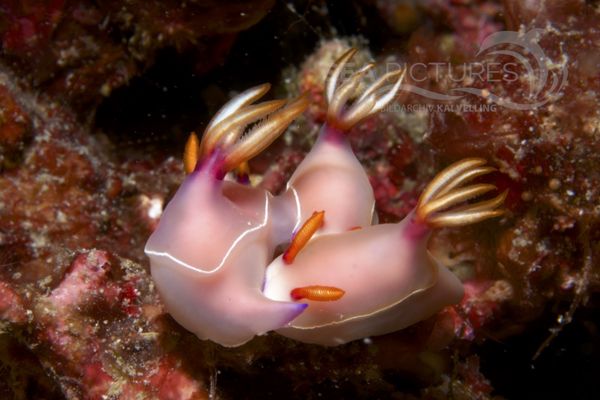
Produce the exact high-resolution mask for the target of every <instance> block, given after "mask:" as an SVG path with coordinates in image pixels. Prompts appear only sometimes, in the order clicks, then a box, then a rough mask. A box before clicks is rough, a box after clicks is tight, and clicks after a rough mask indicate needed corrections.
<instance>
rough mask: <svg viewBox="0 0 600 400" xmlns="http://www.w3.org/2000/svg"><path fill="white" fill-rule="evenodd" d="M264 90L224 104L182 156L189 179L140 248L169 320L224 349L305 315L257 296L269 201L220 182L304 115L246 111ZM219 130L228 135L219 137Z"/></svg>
mask: <svg viewBox="0 0 600 400" xmlns="http://www.w3.org/2000/svg"><path fill="white" fill-rule="evenodd" d="M266 90H268V86H266V85H263V86H258V87H256V88H253V89H250V90H248V91H246V92H244V93H242V94H240V95H238V96H237V97H235V98H234V99H232V100H231V101H230V102H229V103H227V104H226V105H225V106H224V107H223V108H222V110H221V112H220V113H219V114H218V115H217V117H220V118H221V119H219V120H218V121H216V122H214V121H215V120H213V123H211V125H209V128H208V129H207V130H206V132H205V134H204V137H203V140H202V142H201V143H200V145H199V149H197V151H196V150H194V151H186V153H189V154H193V153H196V154H200V158H199V159H198V160H197V162H193V163H191V164H195V169H194V171H193V172H192V173H190V174H189V175H188V176H187V177H186V179H185V181H184V182H183V184H182V185H181V187H180V188H179V190H178V191H177V193H176V194H175V196H174V197H173V199H172V200H171V201H170V202H169V204H168V206H167V208H166V209H165V211H164V213H163V215H162V217H161V220H160V222H159V225H158V227H157V229H156V230H155V231H154V233H153V234H152V236H150V239H148V242H147V244H146V248H145V252H146V254H147V255H148V257H149V258H150V266H151V272H152V277H153V278H154V281H155V283H156V285H157V288H158V290H159V293H160V295H161V298H162V300H163V302H164V303H165V306H166V308H167V310H168V311H169V313H170V314H171V315H172V316H173V318H175V320H177V322H179V323H180V324H181V325H183V326H184V327H185V328H186V329H188V330H190V331H192V332H194V333H195V334H196V335H197V336H198V337H199V338H202V339H210V340H213V341H215V342H218V343H220V344H222V345H224V346H238V345H241V344H243V343H245V342H247V341H248V340H250V339H252V338H253V337H254V336H255V335H257V334H263V333H265V332H268V331H270V330H273V329H277V328H280V327H282V326H285V325H286V324H287V323H288V322H290V321H291V320H292V319H294V318H295V317H296V316H297V315H298V314H300V313H301V312H302V311H303V310H304V308H306V305H305V304H298V303H294V302H291V301H288V302H279V301H272V300H270V299H268V298H266V297H265V296H264V295H263V294H262V292H261V286H262V284H263V280H264V269H265V266H266V265H267V264H268V262H269V261H270V259H271V258H272V256H271V254H272V252H273V249H272V248H271V246H269V241H270V240H269V235H270V231H271V221H272V220H273V218H272V217H271V216H270V212H271V207H270V202H271V198H272V196H271V195H270V193H268V192H266V191H264V190H260V189H258V188H250V187H246V186H243V185H240V184H237V183H234V182H229V181H224V180H223V176H224V175H225V173H226V172H227V171H229V170H230V169H232V168H233V167H234V166H235V165H238V164H239V163H241V162H244V161H245V160H247V159H249V158H251V157H253V156H254V155H256V154H257V153H258V152H260V151H261V150H262V149H263V148H264V147H266V146H265V142H267V143H266V145H268V144H269V143H270V142H271V141H273V140H274V139H275V138H276V137H277V136H278V135H279V134H280V133H281V132H283V131H284V130H285V128H286V127H287V125H288V124H289V123H290V122H291V121H292V120H293V119H294V118H295V117H296V116H297V115H298V114H300V113H301V112H302V111H304V109H305V108H306V100H305V99H303V98H301V99H299V100H296V101H295V102H292V103H290V104H289V105H288V106H287V107H285V108H283V109H281V110H279V111H276V112H274V111H275V110H276V109H279V108H281V106H282V104H281V103H275V102H264V103H261V104H258V105H255V106H253V105H248V104H249V103H251V102H252V101H254V100H256V99H257V98H259V97H261V96H262V95H263V94H264V93H265V92H266ZM241 100H243V101H241ZM273 105H276V107H274V106H273ZM257 111H258V112H257ZM267 114H270V115H269V120H268V121H267V122H264V123H262V124H257V125H256V126H255V128H254V129H253V130H252V131H250V132H248V133H246V135H245V137H244V139H242V140H239V141H238V140H237V139H238V138H237V137H236V138H228V137H227V136H225V135H227V134H228V133H230V132H235V133H236V135H241V132H242V131H243V126H240V124H242V125H247V124H249V123H251V122H253V121H255V120H257V119H260V118H262V117H265V116H266V115H267ZM217 117H215V119H216V118H217ZM231 118H235V119H236V123H235V124H233V123H231ZM222 125H225V126H226V128H227V129H228V130H225V129H220V128H222ZM265 127H266V128H267V129H265ZM217 135H220V137H215V136H217ZM257 137H258V138H257ZM257 139H258V140H257ZM190 142H191V143H192V144H195V141H194V140H190ZM188 150H190V149H188ZM187 161H188V164H190V161H189V160H187Z"/></svg>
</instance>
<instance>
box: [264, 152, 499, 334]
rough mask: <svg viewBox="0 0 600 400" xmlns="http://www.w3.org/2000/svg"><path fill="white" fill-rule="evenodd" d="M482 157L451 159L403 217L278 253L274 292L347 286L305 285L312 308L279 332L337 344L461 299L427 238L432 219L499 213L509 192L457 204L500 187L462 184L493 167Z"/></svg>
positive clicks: (452, 221) (441, 222) (281, 295)
mask: <svg viewBox="0 0 600 400" xmlns="http://www.w3.org/2000/svg"><path fill="white" fill-rule="evenodd" d="M484 163H485V161H484V160H481V159H466V160H463V161H461V162H458V163H456V164H454V165H451V166H450V167H449V168H448V169H447V170H445V171H443V172H442V173H440V174H439V175H438V176H437V178H436V179H434V181H432V183H431V184H430V185H429V186H428V187H427V188H426V189H425V191H424V192H423V195H422V197H421V201H420V203H419V206H418V207H417V209H416V210H415V212H413V213H411V214H410V215H409V216H407V217H406V218H405V219H404V220H403V221H402V222H400V223H398V224H382V225H375V226H370V227H366V228H364V229H360V230H355V231H350V232H344V233H339V234H325V235H321V236H318V237H314V238H313V239H312V240H310V241H309V242H308V244H307V245H306V247H305V248H304V249H302V250H301V251H299V253H298V254H297V255H296V257H295V258H294V261H293V263H287V262H284V260H283V258H282V257H278V258H277V259H275V260H274V261H273V262H272V263H271V265H270V266H269V268H268V269H267V279H266V281H265V288H264V293H265V295H266V296H267V297H269V298H271V299H273V300H278V301H293V300H296V299H297V298H298V297H297V295H295V294H294V293H296V292H297V290H298V288H313V290H314V288H319V287H326V288H336V289H338V290H341V291H342V292H343V293H344V294H343V296H341V297H339V298H337V299H323V298H322V297H323V296H321V298H317V299H312V298H311V296H310V291H308V290H307V292H308V294H307V295H306V296H305V297H304V298H303V299H301V301H303V302H308V304H309V306H308V308H307V309H306V311H304V312H303V313H302V314H301V315H300V316H298V317H297V318H296V319H294V320H293V321H292V322H291V324H290V326H289V327H285V328H283V329H280V330H278V333H280V334H282V335H284V336H288V337H291V338H293V339H296V340H300V341H303V342H309V343H317V344H322V345H338V344H342V343H346V342H349V341H351V340H355V339H359V338H364V337H367V336H373V335H382V334H385V333H389V332H393V331H396V330H399V329H402V328H405V327H407V326H409V325H412V324H414V323H416V322H418V321H421V320H423V319H425V318H428V317H430V316H431V315H433V314H435V313H436V312H438V311H439V310H441V309H442V308H443V307H445V306H447V305H451V304H456V303H458V302H459V301H460V299H461V298H462V295H463V288H462V284H461V282H460V281H459V280H458V278H457V277H456V276H454V274H452V273H451V272H450V271H449V270H448V269H446V268H445V267H444V266H442V265H440V264H439V263H438V262H437V261H436V260H435V259H434V258H432V257H431V255H430V254H429V252H428V251H427V249H426V243H427V238H428V236H429V231H430V229H431V228H432V227H441V226H456V225H464V224H470V223H474V222H477V221H481V220H483V219H487V218H492V217H495V216H498V215H500V214H501V211H500V210H498V207H499V206H500V205H501V204H502V203H503V201H504V197H505V194H501V195H499V196H497V197H496V198H494V199H492V200H488V201H483V202H479V203H475V204H472V205H467V206H464V207H455V208H451V207H454V206H455V205H456V204H458V203H459V202H463V201H465V200H469V199H472V198H474V197H477V196H479V195H481V194H483V193H485V192H487V191H489V190H492V189H494V187H493V186H492V185H485V184H476V185H470V186H467V187H461V185H462V184H463V183H465V182H467V181H469V180H471V179H473V178H475V177H476V176H478V175H481V174H483V173H487V172H490V171H491V170H492V169H491V168H489V167H483V164H484ZM448 208H451V209H450V210H448ZM326 218H327V215H326V214H325V219H326ZM329 290H331V289H329ZM323 300H331V301H323Z"/></svg>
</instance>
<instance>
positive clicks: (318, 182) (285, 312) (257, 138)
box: [145, 50, 506, 346]
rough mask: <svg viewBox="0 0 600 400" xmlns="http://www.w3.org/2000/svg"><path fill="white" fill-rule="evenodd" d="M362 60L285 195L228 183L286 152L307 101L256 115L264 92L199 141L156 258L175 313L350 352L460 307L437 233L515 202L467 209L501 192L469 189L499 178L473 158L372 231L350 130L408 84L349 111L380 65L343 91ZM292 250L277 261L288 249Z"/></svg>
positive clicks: (191, 320)
mask: <svg viewBox="0 0 600 400" xmlns="http://www.w3.org/2000/svg"><path fill="white" fill-rule="evenodd" d="M353 54H354V51H353V50H351V51H349V52H347V53H345V54H344V55H343V56H342V57H341V58H340V60H339V61H338V62H337V63H336V64H335V65H334V66H333V67H332V69H331V72H330V78H329V80H328V83H327V85H326V86H327V87H326V93H327V98H328V101H329V110H328V120H327V123H326V124H325V126H324V127H323V129H322V131H321V134H320V136H319V139H318V141H317V143H316V144H315V146H314V147H313V149H312V151H311V152H310V153H309V154H308V155H307V157H306V158H305V160H304V161H303V162H302V163H301V164H300V166H299V167H298V169H297V170H296V172H295V173H294V174H293V175H292V178H291V179H290V181H289V183H288V186H287V190H286V191H285V192H284V193H283V194H281V195H279V196H273V195H271V194H270V193H268V192H267V191H265V190H262V189H259V188H255V187H250V186H244V185H240V184H238V183H235V182H230V181H226V180H223V177H224V176H225V174H226V173H227V172H228V171H230V170H232V169H233V168H235V167H236V166H238V165H240V164H241V163H244V162H246V161H247V160H248V159H250V158H252V157H254V156H255V155H256V154H258V153H259V152H260V151H262V150H263V149H264V148H265V147H267V146H268V145H269V144H270V143H271V142H272V141H273V140H275V138H277V136H279V135H280V134H281V133H282V132H283V131H284V130H285V128H286V127H287V126H288V125H289V124H290V123H291V121H292V120H293V119H294V118H295V117H297V116H298V115H299V114H300V113H301V112H303V110H304V109H305V108H306V105H307V104H306V99H305V98H303V97H301V98H299V99H298V100H296V101H293V102H291V103H290V104H288V105H287V106H285V107H284V103H285V102H284V101H281V100H274V101H267V102H263V103H260V104H256V105H253V104H252V103H253V102H254V101H255V100H257V99H258V98H260V97H261V96H262V95H264V93H265V92H266V91H267V90H268V85H261V86H257V87H255V88H252V89H249V90H247V91H245V92H243V93H241V94H240V95H238V96H236V97H234V98H233V99H232V100H231V101H230V102H228V103H227V104H226V105H225V106H224V107H223V108H222V109H221V110H220V111H219V112H218V113H217V114H216V115H215V117H214V118H213V120H212V121H211V122H210V123H209V125H208V127H207V129H206V131H205V133H204V135H203V138H202V141H201V143H198V142H197V138H196V137H195V135H192V136H191V137H190V140H189V141H188V145H186V151H185V165H186V170H187V171H188V172H190V173H189V175H188V176H187V178H186V179H185V181H184V182H183V184H182V186H181V187H180V188H179V190H178V191H177V193H176V194H175V196H174V198H173V199H172V200H171V201H170V202H169V204H168V206H167V208H166V209H165V211H164V213H163V216H162V218H161V221H160V223H159V225H158V228H157V229H156V231H155V232H154V233H153V234H152V236H151V237H150V239H149V240H148V243H147V245H146V248H145V251H146V254H147V255H148V257H149V258H150V265H151V272H152V276H153V278H154V280H155V282H156V285H157V288H158V290H159V292H160V295H161V298H162V299H163V302H164V304H165V307H166V309H167V311H168V312H169V313H170V314H171V315H172V316H173V317H174V318H175V320H176V321H177V322H179V323H180V324H181V325H183V326H184V327H185V328H186V329H188V330H190V331H192V332H194V333H195V334H196V335H197V336H198V337H199V338H201V339H210V340H212V341H214V342H217V343H220V344H221V345H224V346H237V345H241V344H243V343H245V342H247V341H248V340H250V339H251V338H252V337H253V336H254V335H260V334H263V333H265V332H268V331H270V330H275V331H277V332H279V333H280V334H282V335H285V336H288V337H291V338H294V339H297V340H300V341H304V342H308V343H317V344H322V345H338V344H341V343H346V342H348V341H351V340H355V339H358V338H363V337H366V336H371V335H381V334H384V333H388V332H392V331H395V330H398V329H402V328H404V327H406V326H408V325H411V324H413V323H415V322H418V321H420V320H423V319H425V318H428V317H429V316H431V315H433V314H435V313H436V312H438V311H439V310H440V309H442V308H443V307H445V306H447V305H451V304H455V303H457V302H458V301H459V300H460V298H461V296H462V285H461V283H460V281H459V280H458V278H456V277H455V276H454V275H453V274H452V273H451V272H450V271H448V270H447V269H446V268H445V267H443V266H442V265H440V263H439V262H437V261H436V260H435V259H433V258H432V257H431V255H430V254H429V252H428V251H427V238H428V236H429V232H430V230H431V229H433V228H437V227H443V226H458V225H465V224H471V223H475V222H478V221H481V220H484V219H487V218H492V217H496V216H499V215H501V213H502V211H501V210H500V207H501V206H502V204H503V201H504V198H505V195H506V193H503V194H501V195H499V196H497V197H495V198H493V199H491V200H486V201H480V202H476V203H473V204H469V205H463V206H460V205H459V204H460V203H464V202H465V201H468V200H472V199H474V198H475V197H477V196H480V195H482V194H484V193H486V192H488V191H489V190H491V189H493V188H494V187H493V186H492V185H486V184H473V185H470V186H466V187H465V186H464V184H465V183H467V182H469V181H470V180H472V179H474V178H476V177H478V176H480V175H483V174H485V173H488V172H490V171H491V170H493V169H492V168H490V167H485V166H484V164H485V160H482V159H479V158H471V159H465V160H462V161H459V162H457V163H455V164H453V165H451V166H450V167H448V168H446V169H445V170H444V171H442V172H441V173H440V174H438V175H437V176H436V177H435V178H434V179H433V181H432V182H431V183H430V184H429V185H428V186H427V187H426V188H425V190H424V192H423V194H422V195H421V198H420V200H419V204H418V205H417V207H416V209H415V210H414V212H413V213H411V214H410V215H409V216H408V217H407V218H406V219H405V220H404V221H402V222H400V223H398V224H383V225H374V226H372V220H373V214H374V196H373V191H372V189H371V186H370V184H369V181H368V178H367V176H366V174H365V172H364V170H363V169H362V167H361V165H360V163H359V162H358V160H357V159H356V157H355V156H354V154H353V152H352V150H351V148H350V145H349V143H348V141H347V140H346V138H345V137H344V132H345V130H347V129H349V128H350V127H352V126H353V125H355V124H356V123H358V122H359V121H360V120H361V119H363V118H366V117H368V116H370V115H373V114H374V113H376V112H379V111H380V110H381V109H382V108H383V107H385V105H387V104H389V102H390V101H392V100H393V98H394V96H395V95H396V94H397V91H398V90H399V87H400V82H401V80H402V74H400V73H397V72H394V73H389V74H386V75H384V76H383V77H382V78H380V79H378V80H377V81H376V82H375V83H374V84H372V85H371V86H370V87H368V88H367V89H366V90H365V91H364V92H363V93H362V94H361V95H360V97H359V98H358V99H357V100H356V101H354V103H352V105H351V106H350V107H348V106H347V100H348V99H349V98H350V97H351V96H353V95H354V92H355V91H356V90H357V88H358V83H359V80H360V79H361V78H362V77H363V76H364V74H365V72H366V71H367V70H368V69H369V68H371V67H372V66H371V65H369V66H367V67H365V68H363V69H361V70H360V71H358V72H357V73H355V74H354V75H352V76H351V77H350V78H348V79H347V80H346V82H344V83H342V84H341V85H340V86H339V87H338V82H337V80H338V77H339V75H340V72H341V69H342V67H343V66H344V65H345V63H346V62H347V61H348V60H349V59H350V57H352V55H353ZM390 78H397V80H396V81H395V83H394V84H393V86H392V89H390V90H389V91H387V92H386V93H385V94H383V95H380V96H376V95H375V92H376V91H377V90H378V89H379V88H380V87H381V86H382V85H383V83H385V82H386V80H388V79H390ZM267 116H268V118H265V117H267ZM260 119H265V120H264V121H263V122H262V123H258V124H256V125H255V127H254V128H253V129H252V130H250V132H247V133H246V134H243V132H244V129H245V127H246V126H247V125H248V124H251V123H252V122H254V121H257V120H260ZM313 213H314V214H313ZM311 215H312V217H311ZM303 224H304V225H303ZM301 226H302V227H301ZM356 227H361V228H363V229H358V230H355V228H356ZM292 238H294V239H293V240H291V239H292ZM290 240H291V244H290V245H289V247H288V250H287V251H286V253H284V254H283V255H282V256H279V257H277V258H275V259H274V254H273V253H274V251H275V248H276V247H278V246H281V245H285V244H287V243H289V242H290ZM284 258H285V260H284Z"/></svg>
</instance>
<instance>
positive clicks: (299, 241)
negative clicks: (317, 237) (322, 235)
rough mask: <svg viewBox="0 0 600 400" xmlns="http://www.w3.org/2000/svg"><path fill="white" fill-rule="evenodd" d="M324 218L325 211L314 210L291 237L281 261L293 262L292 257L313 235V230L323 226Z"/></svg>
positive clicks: (294, 256)
mask: <svg viewBox="0 0 600 400" xmlns="http://www.w3.org/2000/svg"><path fill="white" fill-rule="evenodd" d="M324 218H325V211H318V212H317V211H315V212H314V213H313V215H312V216H311V217H310V218H309V219H307V220H306V222H305V223H304V225H302V227H301V228H300V229H298V232H296V234H295V235H294V238H293V239H292V243H290V245H289V247H288V248H287V250H286V251H285V252H284V253H283V261H284V262H285V263H286V264H291V263H292V262H294V259H295V258H296V256H297V255H298V253H299V252H300V250H302V248H304V246H306V243H308V241H309V240H310V238H312V237H313V235H314V234H315V232H316V231H317V230H318V229H319V228H321V227H322V226H323V220H324Z"/></svg>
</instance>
